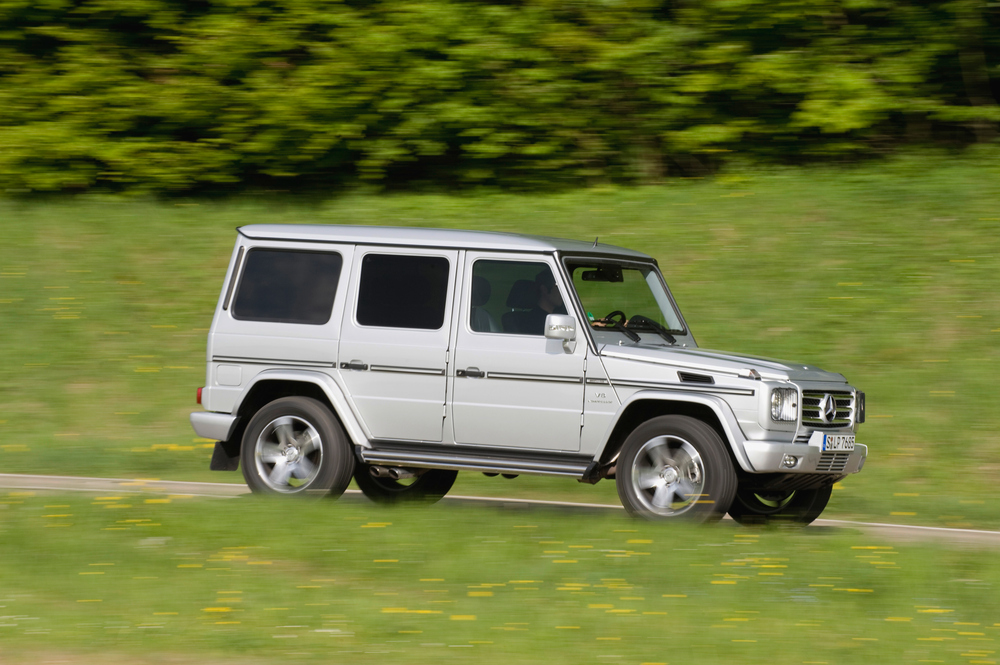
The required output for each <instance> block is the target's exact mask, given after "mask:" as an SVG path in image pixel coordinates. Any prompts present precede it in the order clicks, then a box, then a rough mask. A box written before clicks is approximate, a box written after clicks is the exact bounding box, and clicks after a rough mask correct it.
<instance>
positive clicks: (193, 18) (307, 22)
mask: <svg viewBox="0 0 1000 665" xmlns="http://www.w3.org/2000/svg"><path fill="white" fill-rule="evenodd" d="M998 92H1000V5H997V4H996V3H986V2H983V1H982V0H950V1H947V2H935V1H919V0H697V1H694V0H673V1H669V0H660V1H656V0H393V1H392V2H387V1H385V0H0V109H2V110H3V112H2V113H0V187H4V188H6V189H8V190H24V189H28V190H42V191H45V190H85V189H90V188H95V187H99V188H112V189H114V188H119V189H134V190H140V191H158V192H169V191H188V190H193V189H198V188H204V187H212V186H228V185H230V184H265V185H268V186H273V185H275V183H278V184H279V185H280V186H282V187H287V186H299V185H310V186H321V187H322V186H333V185H336V184H338V183H343V182H349V181H353V180H356V179H362V180H368V181H373V182H381V183H414V182H417V183H421V182H427V183H433V184H448V185H450V184H475V183H490V184H499V185H503V186H519V187H524V186H527V187H532V186H538V185H541V184H559V183H577V182H594V181H626V182H649V181H657V180H659V179H661V178H663V177H666V176H669V175H672V174H679V173H687V174H691V173H700V172H704V171H707V170H710V169H712V168H714V167H715V166H716V165H718V164H719V163H722V162H723V161H724V160H725V159H727V158H728V157H730V156H731V155H732V154H734V153H736V154H742V155H746V156H748V157H750V158H753V159H769V160H783V161H787V160H802V159H823V158H829V157H840V156H856V155H866V154H873V153H879V152H881V151H884V150H886V149H887V148H890V147H892V146H896V145H900V144H904V143H922V142H930V141H935V142H947V143H952V144H959V145H960V144H966V143H970V142H975V141H980V142H982V141H990V140H992V139H993V136H994V133H995V131H996V128H997V126H998V123H1000V106H998V105H997V99H998V94H997V93H998Z"/></svg>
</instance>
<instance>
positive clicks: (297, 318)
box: [233, 249, 344, 325]
mask: <svg viewBox="0 0 1000 665" xmlns="http://www.w3.org/2000/svg"><path fill="white" fill-rule="evenodd" d="M343 263H344V261H343V259H342V258H341V256H340V254H337V253H335V252H302V251H295V250H285V249H252V250H250V251H249V252H248V253H247V259H246V267H245V268H244V269H243V278H242V279H241V280H240V286H239V289H237V291H236V300H235V301H234V303H233V316H234V317H235V318H237V319H240V320H242V321H269V322H274V323H306V324H312V325H322V324H324V323H326V322H327V321H329V320H330V313H331V312H332V311H333V299H334V296H336V295H337V283H338V281H339V280H340V269H341V267H342V266H343Z"/></svg>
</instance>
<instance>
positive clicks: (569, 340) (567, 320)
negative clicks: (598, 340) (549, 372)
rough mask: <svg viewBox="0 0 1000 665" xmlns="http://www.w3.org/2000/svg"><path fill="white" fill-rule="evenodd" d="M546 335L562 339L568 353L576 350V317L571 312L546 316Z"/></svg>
mask: <svg viewBox="0 0 1000 665" xmlns="http://www.w3.org/2000/svg"><path fill="white" fill-rule="evenodd" d="M545 337H546V338H547V339H561V340H562V343H563V350H564V351H566V353H573V352H574V351H576V319H575V318H573V317H572V316H570V315H569V314H549V315H548V316H546V317H545Z"/></svg>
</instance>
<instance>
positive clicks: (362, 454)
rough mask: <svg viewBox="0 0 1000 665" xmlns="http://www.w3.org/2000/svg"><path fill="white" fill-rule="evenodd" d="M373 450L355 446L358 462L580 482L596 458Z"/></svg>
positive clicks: (422, 448)
mask: <svg viewBox="0 0 1000 665" xmlns="http://www.w3.org/2000/svg"><path fill="white" fill-rule="evenodd" d="M376 446H377V447H374V448H365V447H363V446H356V447H355V451H356V454H357V457H358V459H360V460H361V461H362V462H364V463H365V464H379V465H383V466H384V465H394V466H402V467H407V466H411V467H421V468H432V469H454V470H456V471H490V472H496V473H517V474H520V473H524V474H535V475H543V476H571V477H573V478H581V477H582V476H583V475H584V474H585V473H586V472H587V470H588V469H589V468H590V466H591V463H592V462H593V458H591V457H590V456H583V455H572V454H565V453H563V454H560V453H537V452H533V451H532V452H526V451H519V453H512V452H511V451H509V450H496V449H490V448H482V449H480V448H470V447H458V446H455V445H449V444H443V445H439V446H432V445H421V444H410V445H407V444H397V443H395V442H392V443H387V442H386V443H383V442H376Z"/></svg>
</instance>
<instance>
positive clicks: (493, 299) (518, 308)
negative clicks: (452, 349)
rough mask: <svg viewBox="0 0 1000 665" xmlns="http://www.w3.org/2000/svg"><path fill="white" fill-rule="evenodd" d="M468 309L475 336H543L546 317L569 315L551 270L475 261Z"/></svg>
mask: <svg viewBox="0 0 1000 665" xmlns="http://www.w3.org/2000/svg"><path fill="white" fill-rule="evenodd" d="M469 309H470V311H469V327H470V328H471V329H472V330H473V331H474V332H484V333H507V334H512V335H543V334H545V317H546V316H548V315H549V314H565V313H566V307H565V305H564V304H563V299H562V295H561V294H560V292H559V287H558V286H556V280H555V278H554V277H553V275H552V269H551V268H549V266H548V265H547V264H545V263H541V262H538V261H492V260H487V259H481V260H479V261H476V262H475V263H474V264H473V266H472V300H471V307H470V308H469Z"/></svg>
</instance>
